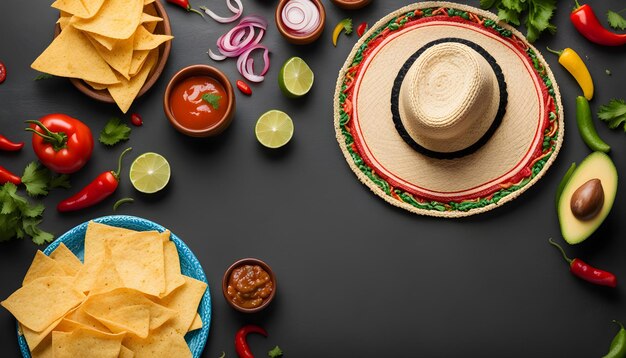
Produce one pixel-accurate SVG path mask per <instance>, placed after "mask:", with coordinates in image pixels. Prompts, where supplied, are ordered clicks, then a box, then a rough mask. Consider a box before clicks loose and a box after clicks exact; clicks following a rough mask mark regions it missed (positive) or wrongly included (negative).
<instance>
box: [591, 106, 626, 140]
mask: <svg viewBox="0 0 626 358" xmlns="http://www.w3.org/2000/svg"><path fill="white" fill-rule="evenodd" d="M598 118H600V120H602V121H605V122H607V125H608V126H609V128H611V129H615V128H618V127H619V126H620V125H624V131H625V132H626V102H624V100H623V99H612V100H611V101H609V103H608V104H605V105H603V106H600V109H599V110H598Z"/></svg>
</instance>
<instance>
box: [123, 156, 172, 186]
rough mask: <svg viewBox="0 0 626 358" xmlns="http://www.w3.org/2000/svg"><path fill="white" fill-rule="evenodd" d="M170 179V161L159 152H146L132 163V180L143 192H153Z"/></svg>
mask: <svg viewBox="0 0 626 358" xmlns="http://www.w3.org/2000/svg"><path fill="white" fill-rule="evenodd" d="M169 181H170V163H168V162H167V159H165V158H164V157H163V156H162V155H160V154H157V153H152V152H148V153H144V154H142V155H140V156H138V157H137V159H135V160H134V161H133V164H131V165H130V182H131V183H132V184H133V186H134V187H135V189H137V190H139V191H140V192H142V193H147V194H152V193H156V192H157V191H159V190H161V189H163V188H165V186H166V185H167V183H168V182H169Z"/></svg>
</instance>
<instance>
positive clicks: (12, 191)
mask: <svg viewBox="0 0 626 358" xmlns="http://www.w3.org/2000/svg"><path fill="white" fill-rule="evenodd" d="M0 203H2V209H0V241H8V240H10V239H13V238H18V239H23V238H25V237H27V236H30V237H31V239H32V240H33V242H34V243H35V244H37V245H43V244H44V243H46V242H51V241H52V240H53V239H54V236H53V235H52V234H50V233H48V232H45V231H43V230H41V229H40V228H39V224H40V223H41V222H42V221H43V218H42V214H43V211H44V206H43V205H42V204H36V205H33V204H31V203H30V202H29V201H28V199H26V198H25V197H23V196H21V195H20V194H18V193H17V186H15V185H14V184H13V183H6V184H4V185H2V186H0Z"/></svg>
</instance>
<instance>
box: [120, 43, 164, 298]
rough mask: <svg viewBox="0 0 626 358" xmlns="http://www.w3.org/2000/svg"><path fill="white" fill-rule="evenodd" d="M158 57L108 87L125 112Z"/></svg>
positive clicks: (149, 57)
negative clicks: (136, 71)
mask: <svg viewBox="0 0 626 358" xmlns="http://www.w3.org/2000/svg"><path fill="white" fill-rule="evenodd" d="M157 58H158V52H155V51H151V52H150V54H148V58H147V59H146V63H144V65H143V66H142V68H141V70H139V72H138V73H137V74H136V75H134V76H133V77H131V79H130V81H127V80H125V79H124V78H123V77H122V78H120V83H117V84H114V85H111V86H109V87H108V90H109V93H110V94H111V97H113V100H115V103H117V105H118V107H120V109H121V110H122V112H123V113H126V112H128V109H129V108H130V105H131V104H132V103H133V101H134V100H135V98H136V97H137V94H139V91H140V90H141V87H143V85H144V84H145V83H146V79H147V78H148V74H149V73H150V71H151V70H152V67H153V66H154V64H155V63H156V60H157ZM157 295H158V293H157Z"/></svg>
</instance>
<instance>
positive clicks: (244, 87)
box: [237, 80, 252, 96]
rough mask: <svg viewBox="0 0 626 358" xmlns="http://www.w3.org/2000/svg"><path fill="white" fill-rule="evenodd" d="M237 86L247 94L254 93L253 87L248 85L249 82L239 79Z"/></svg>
mask: <svg viewBox="0 0 626 358" xmlns="http://www.w3.org/2000/svg"><path fill="white" fill-rule="evenodd" d="M237 88H239V90H240V91H241V93H243V94H245V95H248V96H249V95H251V94H252V89H250V86H248V84H247V83H245V82H244V81H242V80H237Z"/></svg>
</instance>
